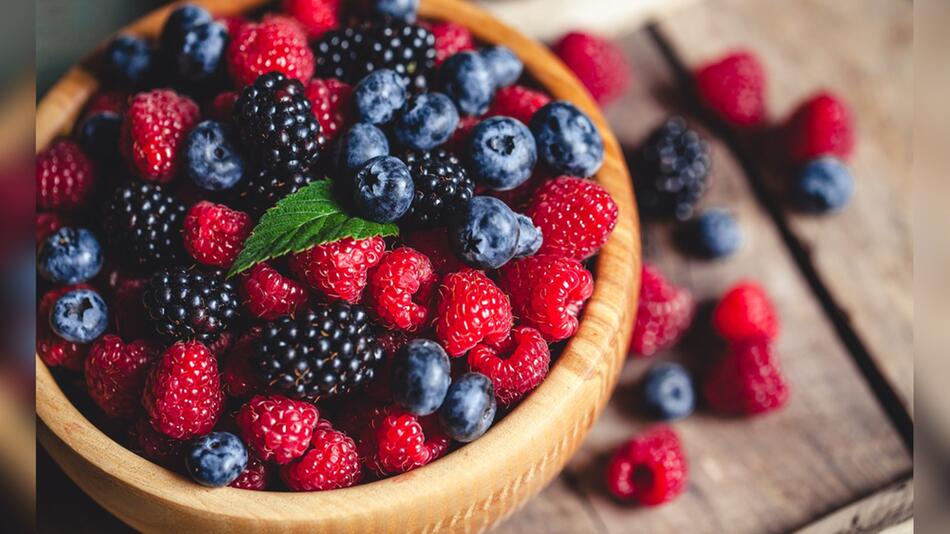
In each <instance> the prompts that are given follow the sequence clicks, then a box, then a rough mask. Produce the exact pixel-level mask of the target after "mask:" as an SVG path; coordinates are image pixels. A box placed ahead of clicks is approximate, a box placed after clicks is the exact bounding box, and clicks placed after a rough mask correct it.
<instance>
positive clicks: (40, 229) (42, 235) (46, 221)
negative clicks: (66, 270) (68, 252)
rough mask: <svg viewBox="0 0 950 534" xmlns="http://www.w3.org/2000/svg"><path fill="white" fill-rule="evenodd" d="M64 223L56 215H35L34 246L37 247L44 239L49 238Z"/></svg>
mask: <svg viewBox="0 0 950 534" xmlns="http://www.w3.org/2000/svg"><path fill="white" fill-rule="evenodd" d="M65 225H66V223H65V222H64V221H63V218H62V217H61V216H60V215H59V214H58V213H37V214H36V244H37V246H39V244H40V243H42V242H43V240H44V239H46V238H47V237H49V236H50V234H52V233H53V232H55V231H56V230H59V229H60V228H62V227H63V226H65Z"/></svg>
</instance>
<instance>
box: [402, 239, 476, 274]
mask: <svg viewBox="0 0 950 534" xmlns="http://www.w3.org/2000/svg"><path fill="white" fill-rule="evenodd" d="M405 241H406V244H407V245H408V246H410V247H412V248H414V249H416V250H418V251H419V252H421V253H422V254H423V255H425V256H426V257H427V258H429V261H430V262H432V267H433V269H435V272H436V273H438V274H439V275H446V274H448V273H452V272H455V271H461V270H462V269H464V268H465V264H464V263H462V262H461V261H459V259H458V258H457V257H456V256H455V254H454V253H453V252H452V250H451V249H449V237H448V235H447V234H446V231H445V228H433V229H431V230H420V231H416V232H412V233H410V234H409V235H407V236H405Z"/></svg>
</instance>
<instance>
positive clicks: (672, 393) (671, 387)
mask: <svg viewBox="0 0 950 534" xmlns="http://www.w3.org/2000/svg"><path fill="white" fill-rule="evenodd" d="M643 398H644V402H645V403H646V407H647V409H648V410H649V411H650V413H651V415H653V416H655V417H659V418H660V419H663V420H670V419H679V418H681V417H686V416H687V415H689V414H691V413H693V408H694V407H695V405H696V393H695V391H694V390H693V380H692V379H691V378H690V376H689V373H688V372H687V371H686V369H684V368H683V366H682V365H679V364H677V363H673V362H662V363H658V364H656V365H654V366H653V367H651V368H650V370H649V371H647V374H646V376H645V377H644V379H643Z"/></svg>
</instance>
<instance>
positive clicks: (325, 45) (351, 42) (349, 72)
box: [313, 26, 363, 84]
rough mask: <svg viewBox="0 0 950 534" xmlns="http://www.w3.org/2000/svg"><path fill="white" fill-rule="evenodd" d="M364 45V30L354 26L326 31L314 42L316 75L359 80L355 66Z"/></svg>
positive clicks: (350, 82)
mask: <svg viewBox="0 0 950 534" xmlns="http://www.w3.org/2000/svg"><path fill="white" fill-rule="evenodd" d="M362 45H363V32H362V31H361V30H359V29H358V28H355V27H352V26H351V27H347V28H343V29H340V30H332V31H328V32H326V33H324V34H323V35H322V36H321V37H320V38H319V39H317V41H316V42H315V43H314V44H313V51H314V56H315V58H316V60H317V61H316V63H317V64H316V71H315V73H316V77H317V78H336V79H338V80H341V81H344V82H346V83H349V84H355V83H356V82H358V81H359V78H358V77H356V74H355V69H354V67H356V65H357V58H358V57H359V50H360V47H361V46H362ZM354 78H356V79H354Z"/></svg>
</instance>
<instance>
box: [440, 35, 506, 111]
mask: <svg viewBox="0 0 950 534" xmlns="http://www.w3.org/2000/svg"><path fill="white" fill-rule="evenodd" d="M439 74H440V75H441V76H442V85H443V87H444V88H445V94H447V95H449V97H450V98H451V99H452V100H453V101H454V102H455V104H456V106H458V109H459V111H460V112H461V113H463V114H465V115H481V114H483V113H485V112H486V111H488V106H489V105H490V104H491V101H492V98H493V97H494V96H495V80H494V77H493V76H492V72H491V70H489V67H488V64H487V63H486V62H485V60H483V59H482V56H480V55H479V54H478V53H477V52H472V51H465V52H459V53H457V54H455V55H453V56H452V57H450V58H448V59H446V60H445V62H444V63H442V67H441V69H440V70H439Z"/></svg>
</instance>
